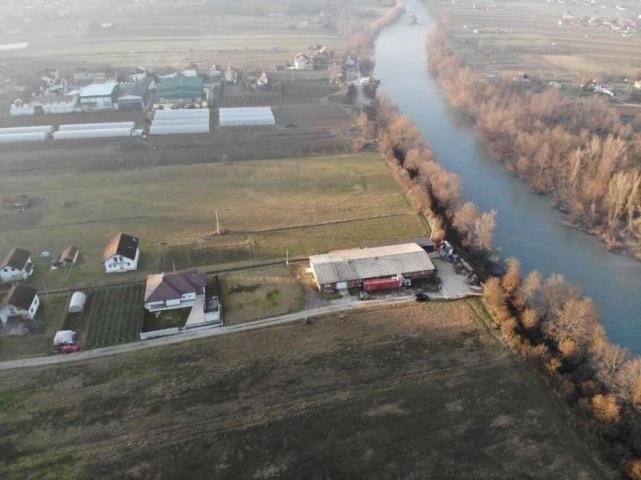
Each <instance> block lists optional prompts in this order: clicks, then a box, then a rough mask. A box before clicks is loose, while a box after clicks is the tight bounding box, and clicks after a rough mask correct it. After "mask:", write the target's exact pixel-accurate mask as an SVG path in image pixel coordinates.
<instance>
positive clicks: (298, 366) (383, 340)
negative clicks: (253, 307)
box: [0, 302, 608, 479]
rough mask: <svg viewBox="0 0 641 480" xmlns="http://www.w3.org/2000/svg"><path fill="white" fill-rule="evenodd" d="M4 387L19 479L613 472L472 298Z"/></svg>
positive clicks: (180, 349)
mask: <svg viewBox="0 0 641 480" xmlns="http://www.w3.org/2000/svg"><path fill="white" fill-rule="evenodd" d="M203 359H206V360H203ZM0 382H1V383H2V385H3V386H4V388H3V392H2V393H1V394H0V395H1V396H0V399H1V401H0V423H2V424H3V425H4V430H3V437H2V440H0V442H1V443H0V445H1V446H2V451H3V452H5V453H4V455H3V457H4V462H5V463H4V464H3V468H4V471H3V473H5V474H6V475H7V476H9V477H28V476H29V475H35V474H37V473H38V472H42V471H45V470H46V471H47V472H48V473H49V474H50V475H51V476H55V477H73V478H90V477H95V476H103V475H109V476H120V477H124V476H127V475H131V476H134V477H141V476H142V477H154V478H175V477H176V476H185V475H189V476H192V477H203V476H208V475H211V474H215V475H216V477H218V478H274V477H278V478H345V477H349V478H403V477H408V476H411V475H413V474H414V475H415V474H416V472H421V474H423V475H425V476H426V477H433V478H436V477H438V478H470V477H480V478H523V477H528V478H541V479H547V478H558V479H576V478H583V479H591V478H594V479H597V478H598V479H602V478H608V475H607V473H606V472H603V471H602V470H601V469H600V468H599V466H598V465H597V464H596V463H595V460H594V459H593V456H592V453H591V452H589V451H588V450H587V449H586V447H585V444H584V443H583V441H582V440H581V439H580V438H579V436H578V435H577V432H576V431H575V430H574V427H572V426H571V425H572V419H571V417H570V414H569V413H568V412H567V411H566V410H565V409H564V408H563V407H562V406H561V404H560V403H559V402H558V400H557V399H556V398H554V397H553V395H552V393H551V391H550V390H549V389H548V387H547V386H546V385H543V384H542V382H540V381H538V377H536V376H535V375H534V374H533V373H532V372H531V371H529V370H527V369H526V368H525V367H524V366H523V365H522V364H521V363H519V362H517V361H515V360H514V359H512V357H511V356H510V355H507V354H506V350H505V349H504V347H503V346H502V345H501V343H500V342H499V341H498V340H497V339H496V338H495V337H494V336H493V335H492V334H491V333H490V331H489V330H487V329H486V327H485V326H484V325H483V324H482V323H481V321H480V319H479V318H478V317H477V316H476V315H475V314H474V313H473V310H472V309H470V306H469V305H468V303H466V302H456V303H434V304H429V305H416V304H413V305H407V306H402V307H401V306H397V307H392V308H380V307H379V308H375V309H371V310H368V311H366V312H361V313H351V314H347V315H343V316H330V317H327V318H324V319H318V320H317V321H314V322H313V323H312V324H311V325H303V324H302V323H300V324H292V325H287V326H280V327H272V328H270V329H267V330H257V331H253V332H247V333H244V334H238V335H229V336H225V337H224V338H212V339H208V340H205V341H197V342H190V343H188V344H182V345H177V346H172V347H167V348H163V349H159V350H149V351H145V352H139V353H136V354H128V355H126V356H121V357H111V358H106V359H101V360H100V361H90V362H88V363H84V364H70V365H68V366H66V367H65V368H64V369H63V368H44V369H34V370H26V371H16V372H6V373H2V374H0ZM70 388H72V389H73V392H74V394H73V395H69V390H70ZM525 412H527V414H525ZM35 418H37V419H38V421H37V422H34V421H33V419H35ZM27 424H28V425H29V428H25V425H27ZM54 432H55V435H54V434H53V433H54ZM43 452H46V453H43ZM249 452H251V454H249Z"/></svg>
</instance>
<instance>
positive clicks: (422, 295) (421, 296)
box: [414, 292, 430, 302]
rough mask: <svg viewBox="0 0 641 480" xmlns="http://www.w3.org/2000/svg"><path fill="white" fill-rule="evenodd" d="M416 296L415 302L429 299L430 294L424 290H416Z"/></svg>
mask: <svg viewBox="0 0 641 480" xmlns="http://www.w3.org/2000/svg"><path fill="white" fill-rule="evenodd" d="M414 297H415V298H416V301H417V302H429V301H430V296H429V295H428V294H427V293H425V292H418V293H417V294H416V295H414Z"/></svg>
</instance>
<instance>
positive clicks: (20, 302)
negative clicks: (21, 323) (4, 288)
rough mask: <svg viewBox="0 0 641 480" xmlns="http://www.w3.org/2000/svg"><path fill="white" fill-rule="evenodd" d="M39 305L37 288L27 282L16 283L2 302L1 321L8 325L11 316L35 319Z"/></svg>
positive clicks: (0, 306) (0, 304)
mask: <svg viewBox="0 0 641 480" xmlns="http://www.w3.org/2000/svg"><path fill="white" fill-rule="evenodd" d="M39 306H40V299H39V298H38V292H37V290H36V289H35V288H33V287H31V286H29V285H27V284H25V283H16V284H15V285H14V286H13V287H11V289H10V290H9V291H8V292H7V294H6V295H5V296H4V298H3V299H2V303H0V321H1V322H2V324H3V325H6V323H7V322H8V321H9V319H10V318H18V319H20V320H33V318H34V317H35V316H36V313H37V312H38V307H39Z"/></svg>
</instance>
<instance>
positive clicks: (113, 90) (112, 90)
mask: <svg viewBox="0 0 641 480" xmlns="http://www.w3.org/2000/svg"><path fill="white" fill-rule="evenodd" d="M117 87H118V82H116V81H113V80H111V81H108V82H104V83H92V84H91V85H88V86H86V87H85V88H83V89H82V91H81V92H80V109H81V110H82V111H83V112H101V111H112V110H116V109H117V108H118V104H117V102H116V96H117Z"/></svg>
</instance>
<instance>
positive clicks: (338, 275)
mask: <svg viewBox="0 0 641 480" xmlns="http://www.w3.org/2000/svg"><path fill="white" fill-rule="evenodd" d="M309 265H310V267H311V270H312V274H313V275H314V280H315V281H316V285H317V286H318V288H319V290H342V289H347V288H352V287H359V286H361V285H362V283H363V281H364V280H370V279H384V278H391V277H403V278H404V279H406V280H410V281H411V280H414V279H421V278H428V277H430V276H431V275H432V274H433V273H434V271H435V268H434V264H433V263H432V261H431V260H430V257H429V255H428V254H427V252H426V251H425V250H424V249H423V248H422V247H421V246H420V245H418V244H416V243H404V244H400V245H386V246H381V247H371V248H356V249H351V250H336V251H333V252H329V253H326V254H323V255H312V256H311V257H309Z"/></svg>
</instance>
